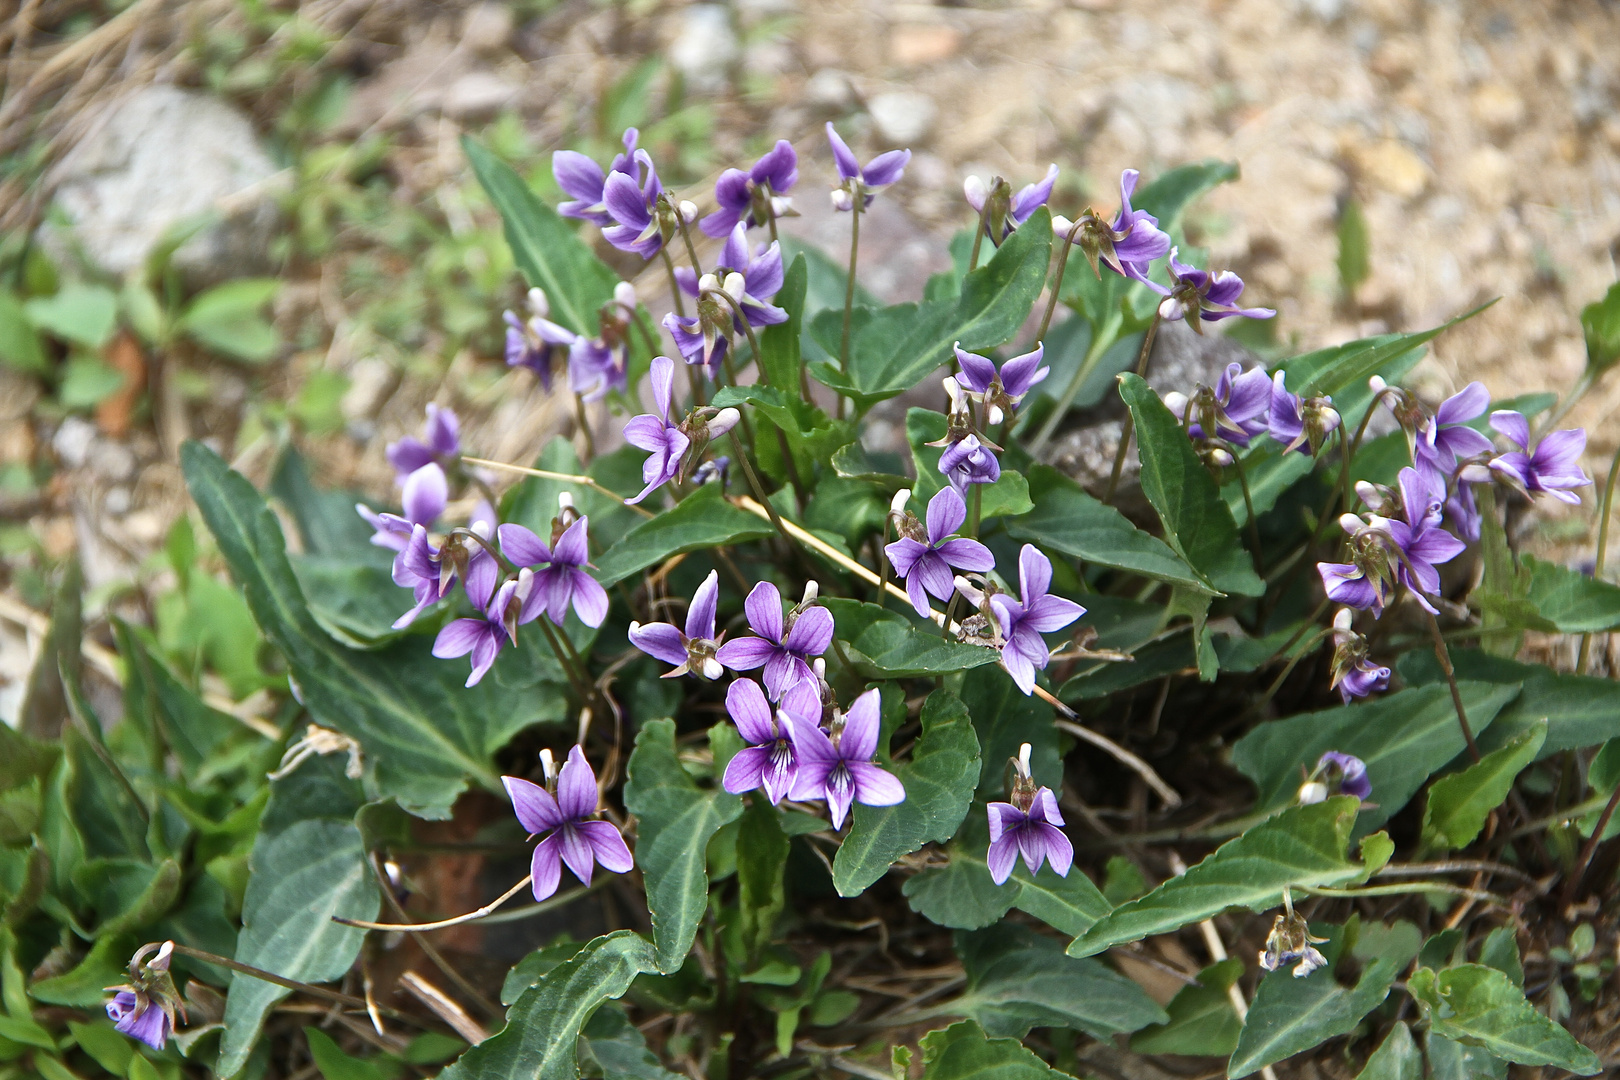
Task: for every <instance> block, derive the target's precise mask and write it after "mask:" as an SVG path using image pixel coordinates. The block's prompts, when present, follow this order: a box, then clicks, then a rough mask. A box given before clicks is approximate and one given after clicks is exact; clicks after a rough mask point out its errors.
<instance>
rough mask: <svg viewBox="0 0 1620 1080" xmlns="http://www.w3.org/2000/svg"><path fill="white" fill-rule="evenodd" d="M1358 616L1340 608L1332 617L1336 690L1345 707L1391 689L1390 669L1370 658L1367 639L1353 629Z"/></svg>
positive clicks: (1334, 686)
mask: <svg viewBox="0 0 1620 1080" xmlns="http://www.w3.org/2000/svg"><path fill="white" fill-rule="evenodd" d="M1354 620H1355V614H1354V613H1353V612H1352V611H1351V610H1350V609H1349V608H1340V609H1339V612H1338V614H1337V615H1335V616H1333V669H1332V670H1333V682H1332V684H1331V685H1332V687H1333V689H1335V690H1337V691H1338V692H1339V697H1340V698H1341V699H1342V700H1343V701H1344V703H1345V704H1346V705H1348V704H1350V699H1351V698H1359V697H1366V696H1367V695H1368V694H1370V693H1372V692H1373V691H1374V690H1387V689H1388V688H1389V668H1387V667H1383V666H1380V665H1378V664H1375V663H1373V662H1372V661H1371V660H1369V659H1367V639H1366V638H1364V637H1362V636H1361V635H1360V634H1358V633H1356V632H1355V630H1354V629H1353V625H1354Z"/></svg>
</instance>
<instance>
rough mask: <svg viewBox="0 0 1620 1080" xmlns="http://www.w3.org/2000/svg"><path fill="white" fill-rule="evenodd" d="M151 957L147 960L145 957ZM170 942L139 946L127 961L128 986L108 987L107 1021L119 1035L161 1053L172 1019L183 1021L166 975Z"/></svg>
mask: <svg viewBox="0 0 1620 1080" xmlns="http://www.w3.org/2000/svg"><path fill="white" fill-rule="evenodd" d="M153 953H156V954H157V955H155V956H152V959H151V960H147V959H146V958H147V957H148V956H151V955H152V954H153ZM173 954H174V942H172V941H165V942H163V944H161V945H159V944H157V943H156V942H153V943H151V944H147V945H142V946H141V947H140V949H138V950H137V951H136V953H135V955H134V956H133V957H131V958H130V961H129V982H128V983H126V984H124V985H122V986H109V987H107V992H108V993H111V994H112V995H113V996H112V998H111V999H110V1000H109V1001H108V1002H107V1004H106V1008H107V1019H109V1020H111V1021H112V1022H113V1027H114V1028H116V1029H117V1030H118V1031H119V1033H120V1034H123V1035H128V1036H129V1037H130V1038H132V1039H139V1040H140V1041H141V1042H143V1043H145V1044H146V1045H147V1046H150V1047H151V1048H152V1049H154V1050H162V1049H163V1048H164V1047H165V1046H167V1045H168V1043H169V1036H170V1035H171V1034H173V1033H174V1015H175V1013H176V1012H179V1013H180V1015H181V1017H182V1018H184V1017H185V1007H184V1006H183V1005H182V1004H181V1002H180V994H179V992H178V991H176V990H175V986H174V977H173V976H172V975H170V974H169V960H170V957H171V956H172V955H173Z"/></svg>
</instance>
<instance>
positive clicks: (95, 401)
mask: <svg viewBox="0 0 1620 1080" xmlns="http://www.w3.org/2000/svg"><path fill="white" fill-rule="evenodd" d="M123 388H124V373H123V372H121V371H119V370H117V369H116V368H112V367H109V366H108V365H106V364H105V363H103V362H102V361H101V360H100V358H98V357H95V356H75V357H73V358H72V359H70V360H69V361H68V362H67V364H66V365H65V366H64V367H63V368H62V384H61V385H60V386H59V387H57V390H56V397H57V400H58V401H60V402H61V403H62V407H63V408H64V409H93V408H95V407H96V406H97V405H100V404H101V403H102V402H103V401H105V400H107V399H108V398H110V397H112V396H113V395H114V394H116V393H118V391H120V390H122V389H123Z"/></svg>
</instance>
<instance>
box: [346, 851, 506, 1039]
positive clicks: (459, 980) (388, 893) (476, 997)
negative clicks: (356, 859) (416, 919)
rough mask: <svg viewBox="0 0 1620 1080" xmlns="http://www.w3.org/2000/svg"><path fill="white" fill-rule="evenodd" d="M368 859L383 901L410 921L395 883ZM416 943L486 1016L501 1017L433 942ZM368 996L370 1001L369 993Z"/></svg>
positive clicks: (401, 919) (419, 940)
mask: <svg viewBox="0 0 1620 1080" xmlns="http://www.w3.org/2000/svg"><path fill="white" fill-rule="evenodd" d="M368 861H369V862H370V863H371V872H372V874H373V876H375V877H376V879H377V887H378V888H379V889H381V890H382V894H383V902H384V903H385V904H387V905H388V910H390V911H392V912H393V913H394V918H396V919H398V920H399V921H400V922H409V921H410V918H411V917H410V916H409V915H408V914H406V912H405V908H404V906H403V905H401V904H400V902H399V898H398V897H396V896H395V895H394V887H393V883H392V882H390V881H389V880H388V876H387V875H386V874H385V873H384V872H383V869H382V867H381V866H379V865H378V863H377V859H376V858H372V859H370V860H368ZM416 944H417V945H419V946H420V947H421V949H422V952H423V954H424V955H425V956H426V957H427V958H428V959H429V960H431V961H433V966H434V967H437V968H438V969H439V970H440V971H442V972H444V976H445V978H447V979H449V980H450V981H451V982H453V983H455V985H456V989H458V990H460V991H461V992H462V993H463V994H466V995H467V997H468V999H469V1000H471V1001H472V1002H473V1003H474V1004H475V1005H477V1006H478V1007H479V1008H480V1009H482V1010H483V1011H484V1015H485V1016H490V1017H499V1016H501V1015H502V1013H501V1009H500V1007H499V1006H497V1005H496V1004H495V1003H494V1002H493V1001H490V1000H489V999H488V998H487V997H485V996H484V995H483V994H481V993H479V991H478V987H476V986H474V985H473V984H472V983H471V982H469V981H468V980H467V977H466V976H465V975H463V974H462V973H461V972H459V971H457V970H456V969H455V968H454V967H452V966H451V964H450V961H448V960H446V959H445V958H444V954H443V953H442V952H440V951H439V950H438V948H437V947H436V946H435V945H434V944H433V942H431V941H429V940H428V939H427V938H425V937H424V938H417V939H416ZM367 998H368V1002H369V998H370V995H369V994H368V995H367Z"/></svg>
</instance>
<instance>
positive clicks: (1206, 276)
mask: <svg viewBox="0 0 1620 1080" xmlns="http://www.w3.org/2000/svg"><path fill="white" fill-rule="evenodd" d="M1176 251H1177V249H1176V248H1171V249H1170V287H1169V288H1165V287H1164V286H1163V285H1160V284H1158V283H1157V282H1154V281H1148V282H1145V284H1146V285H1147V286H1148V287H1149V288H1150V289H1152V290H1153V291H1154V292H1156V293H1158V294H1159V295H1160V296H1163V297H1164V300H1162V301H1161V302H1160V303H1159V317H1160V318H1163V319H1186V320H1187V325H1188V326H1191V327H1192V328H1193V329H1194V330H1196V331H1198V332H1199V333H1200V334H1201V333H1203V332H1204V330H1203V325H1202V324H1203V323H1206V322H1215V321H1217V320H1219V319H1230V318H1231V317H1232V316H1234V315H1242V316H1243V317H1244V318H1247V319H1269V318H1271V317H1272V316H1273V315H1275V314H1277V313H1276V312H1275V311H1273V310H1272V309H1271V308H1240V307H1238V306H1237V298H1238V297H1239V296H1241V295H1242V293H1243V279H1242V278H1240V277H1238V276H1237V275H1236V274H1234V273H1232V271H1230V270H1221V271H1218V272H1216V273H1213V274H1212V273H1210V272H1209V271H1208V270H1200V269H1198V268H1197V267H1196V266H1188V265H1187V264H1186V263H1184V262H1182V261H1181V260H1180V259H1178V258H1176Z"/></svg>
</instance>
